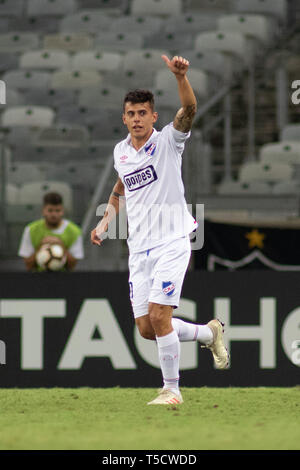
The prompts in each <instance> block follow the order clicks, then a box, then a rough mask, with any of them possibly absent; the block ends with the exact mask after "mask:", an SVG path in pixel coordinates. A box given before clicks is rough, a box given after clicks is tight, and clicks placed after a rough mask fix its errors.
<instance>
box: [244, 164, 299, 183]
mask: <svg viewBox="0 0 300 470" xmlns="http://www.w3.org/2000/svg"><path fill="white" fill-rule="evenodd" d="M292 176H293V167H292V166H291V165H289V164H287V163H263V162H258V163H244V164H243V165H242V166H241V168H240V172H239V180H240V181H242V182H249V181H265V182H272V183H276V182H279V181H287V180H291V179H292Z"/></svg>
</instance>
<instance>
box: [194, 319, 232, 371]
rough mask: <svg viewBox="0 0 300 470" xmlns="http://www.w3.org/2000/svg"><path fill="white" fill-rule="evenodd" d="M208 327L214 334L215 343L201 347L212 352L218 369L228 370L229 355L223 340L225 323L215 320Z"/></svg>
mask: <svg viewBox="0 0 300 470" xmlns="http://www.w3.org/2000/svg"><path fill="white" fill-rule="evenodd" d="M207 326H208V327H209V328H210V329H211V331H212V333H213V341H212V343H210V344H207V345H205V346H201V347H202V348H208V349H210V350H211V352H212V355H213V358H214V361H215V366H216V368H217V369H227V367H228V365H229V354H228V351H227V349H226V348H225V345H224V339H223V333H224V328H223V327H224V323H222V322H220V320H217V319H214V320H211V321H209V322H208V323H207Z"/></svg>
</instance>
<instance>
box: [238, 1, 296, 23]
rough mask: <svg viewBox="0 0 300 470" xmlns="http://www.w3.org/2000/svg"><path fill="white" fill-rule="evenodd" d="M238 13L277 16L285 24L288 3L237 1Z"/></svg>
mask: <svg viewBox="0 0 300 470" xmlns="http://www.w3.org/2000/svg"><path fill="white" fill-rule="evenodd" d="M236 11H237V12H239V13H254V14H255V13H257V14H260V15H270V16H275V17H276V18H277V19H278V20H279V21H281V22H283V23H284V22H285V21H286V18H287V2H286V0H237V5H236Z"/></svg>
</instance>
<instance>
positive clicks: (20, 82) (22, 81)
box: [3, 69, 51, 90]
mask: <svg viewBox="0 0 300 470" xmlns="http://www.w3.org/2000/svg"><path fill="white" fill-rule="evenodd" d="M50 77H51V75H50V73H49V72H48V71H39V70H21V69H18V70H10V71H9V72H6V73H5V74H4V75H3V80H4V82H5V83H9V86H10V87H11V88H15V89H17V90H28V89H34V88H43V89H47V88H48V86H49V83H50Z"/></svg>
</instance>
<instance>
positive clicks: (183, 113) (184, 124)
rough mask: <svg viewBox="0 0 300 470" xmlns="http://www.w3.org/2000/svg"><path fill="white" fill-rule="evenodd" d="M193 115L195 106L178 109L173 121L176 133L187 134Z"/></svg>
mask: <svg viewBox="0 0 300 470" xmlns="http://www.w3.org/2000/svg"><path fill="white" fill-rule="evenodd" d="M195 114H196V105H195V104H191V105H188V106H186V107H184V108H180V109H179V110H178V112H177V114H176V116H175V118H174V121H173V126H174V128H175V129H176V130H177V131H181V132H189V131H190V130H191V128H192V124H193V119H194V117H195Z"/></svg>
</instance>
